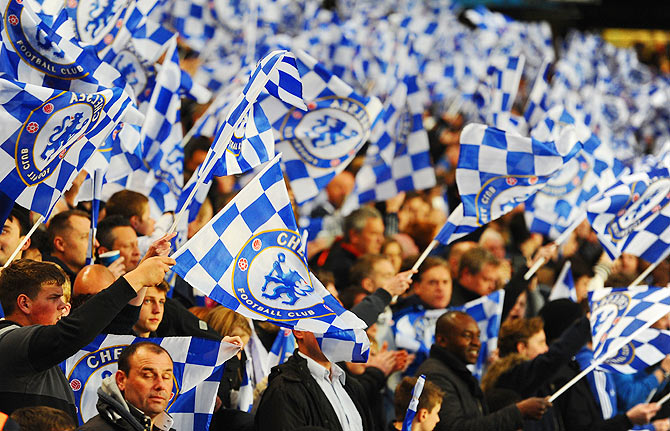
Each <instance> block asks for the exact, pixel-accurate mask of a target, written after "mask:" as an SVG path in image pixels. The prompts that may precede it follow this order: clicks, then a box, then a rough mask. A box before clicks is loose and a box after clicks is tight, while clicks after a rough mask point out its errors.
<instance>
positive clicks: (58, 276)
mask: <svg viewBox="0 0 670 431" xmlns="http://www.w3.org/2000/svg"><path fill="white" fill-rule="evenodd" d="M173 264H174V260H173V259H171V258H168V257H153V258H150V259H147V260H146V261H144V262H143V263H142V264H141V265H140V266H138V267H137V268H136V269H135V270H134V271H131V272H129V273H128V274H126V275H124V276H123V277H121V278H119V279H118V280H117V281H115V282H114V283H113V284H112V285H111V286H109V287H108V288H106V289H104V290H103V291H102V292H100V293H98V294H97V295H95V296H94V297H93V298H91V299H90V300H89V301H87V302H86V303H85V304H84V305H82V306H80V307H79V308H78V309H76V310H74V311H73V312H72V313H70V315H69V316H67V317H63V309H64V308H65V303H64V302H63V300H62V296H63V287H62V286H63V284H64V283H65V278H66V277H67V275H66V274H65V273H64V272H63V270H62V269H61V268H59V267H57V266H56V265H52V264H51V263H47V262H35V261H31V260H18V261H16V262H13V263H12V264H10V265H9V266H8V267H7V268H5V269H3V271H2V272H1V273H0V303H1V304H2V308H3V309H4V310H5V312H6V319H5V320H2V321H0V369H1V370H2V373H3V378H2V379H0V410H2V411H4V412H7V413H11V412H13V411H14V410H16V409H18V408H20V407H30V406H36V405H45V406H49V407H54V408H57V409H60V410H63V411H65V412H66V413H68V414H70V415H71V416H72V418H73V419H74V420H75V421H76V413H75V406H74V398H73V396H72V390H71V389H70V386H69V384H68V381H67V380H66V379H65V376H64V375H63V372H62V371H61V369H60V367H59V366H58V365H59V364H60V363H61V362H62V361H64V360H65V359H67V358H69V357H70V356H72V355H73V354H74V353H76V352H77V351H78V350H79V349H81V348H82V347H84V346H86V345H87V344H89V343H90V342H91V341H93V339H94V338H95V337H96V336H97V335H98V334H100V332H101V331H102V330H103V329H104V328H105V327H106V326H107V325H108V324H109V323H110V322H111V321H112V319H114V317H115V316H116V315H117V314H118V313H119V311H120V310H121V309H122V308H123V307H124V306H125V305H126V304H127V303H128V301H130V300H131V299H133V298H135V297H136V296H137V294H138V292H139V291H140V290H142V288H143V287H145V286H153V285H156V284H158V283H160V282H161V280H162V279H163V277H164V276H165V273H166V272H167V271H168V269H169V265H173Z"/></svg>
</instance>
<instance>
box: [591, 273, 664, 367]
mask: <svg viewBox="0 0 670 431" xmlns="http://www.w3.org/2000/svg"><path fill="white" fill-rule="evenodd" d="M589 304H590V307H591V318H590V320H591V335H592V338H593V352H594V355H593V356H594V360H596V361H597V360H599V359H600V360H605V359H608V358H609V357H612V356H614V355H615V354H617V353H618V352H619V349H621V348H622V347H623V346H625V345H626V344H628V343H629V342H630V341H631V340H632V339H634V338H636V336H637V335H638V333H640V331H643V330H645V329H646V328H648V327H649V326H651V325H652V324H654V322H656V321H657V320H658V319H660V318H661V317H663V316H665V315H666V314H668V313H669V312H670V290H669V289H667V288H663V287H653V286H635V287H630V288H602V289H597V290H595V291H592V292H590V293H589Z"/></svg>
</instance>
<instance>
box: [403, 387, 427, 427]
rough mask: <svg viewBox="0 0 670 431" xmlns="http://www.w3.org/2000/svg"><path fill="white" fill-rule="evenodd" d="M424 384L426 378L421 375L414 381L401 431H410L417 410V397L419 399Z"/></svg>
mask: <svg viewBox="0 0 670 431" xmlns="http://www.w3.org/2000/svg"><path fill="white" fill-rule="evenodd" d="M424 383H426V376H424V375H423V374H422V375H420V376H419V378H418V379H416V383H415V384H414V389H412V398H411V399H410V402H409V406H407V413H405V419H404V420H403V421H402V431H412V422H413V421H414V417H415V416H416V411H417V410H418V409H419V397H421V392H423V385H424Z"/></svg>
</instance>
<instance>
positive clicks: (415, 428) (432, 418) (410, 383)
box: [388, 377, 444, 431]
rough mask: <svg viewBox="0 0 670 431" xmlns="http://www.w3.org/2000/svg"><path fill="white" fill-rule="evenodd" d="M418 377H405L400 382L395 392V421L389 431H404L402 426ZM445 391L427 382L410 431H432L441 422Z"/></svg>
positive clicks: (390, 425)
mask: <svg viewBox="0 0 670 431" xmlns="http://www.w3.org/2000/svg"><path fill="white" fill-rule="evenodd" d="M416 380H417V379H416V377H405V378H404V379H402V380H401V381H400V383H399V384H398V387H396V390H395V397H394V402H393V406H394V408H395V421H394V422H393V423H390V424H389V427H388V430H389V431H399V430H402V424H403V421H404V420H405V415H406V414H407V409H408V408H409V403H410V401H411V400H412V391H413V390H414V385H415V384H416ZM443 397H444V391H442V390H441V389H440V388H438V387H437V386H435V385H434V384H433V383H432V382H425V383H424V385H423V391H421V395H420V396H419V404H418V405H417V406H416V416H414V420H412V425H411V427H410V431H432V430H433V429H435V426H436V425H437V423H438V422H440V415H439V413H440V408H442V398H443Z"/></svg>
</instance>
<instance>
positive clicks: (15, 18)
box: [8, 15, 19, 25]
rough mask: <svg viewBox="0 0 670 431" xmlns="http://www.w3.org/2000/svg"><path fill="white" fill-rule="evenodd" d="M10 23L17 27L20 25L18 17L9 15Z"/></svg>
mask: <svg viewBox="0 0 670 431" xmlns="http://www.w3.org/2000/svg"><path fill="white" fill-rule="evenodd" d="M8 21H9V23H10V24H11V25H17V24H18V23H19V19H18V18H17V17H16V15H9V18H8Z"/></svg>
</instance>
